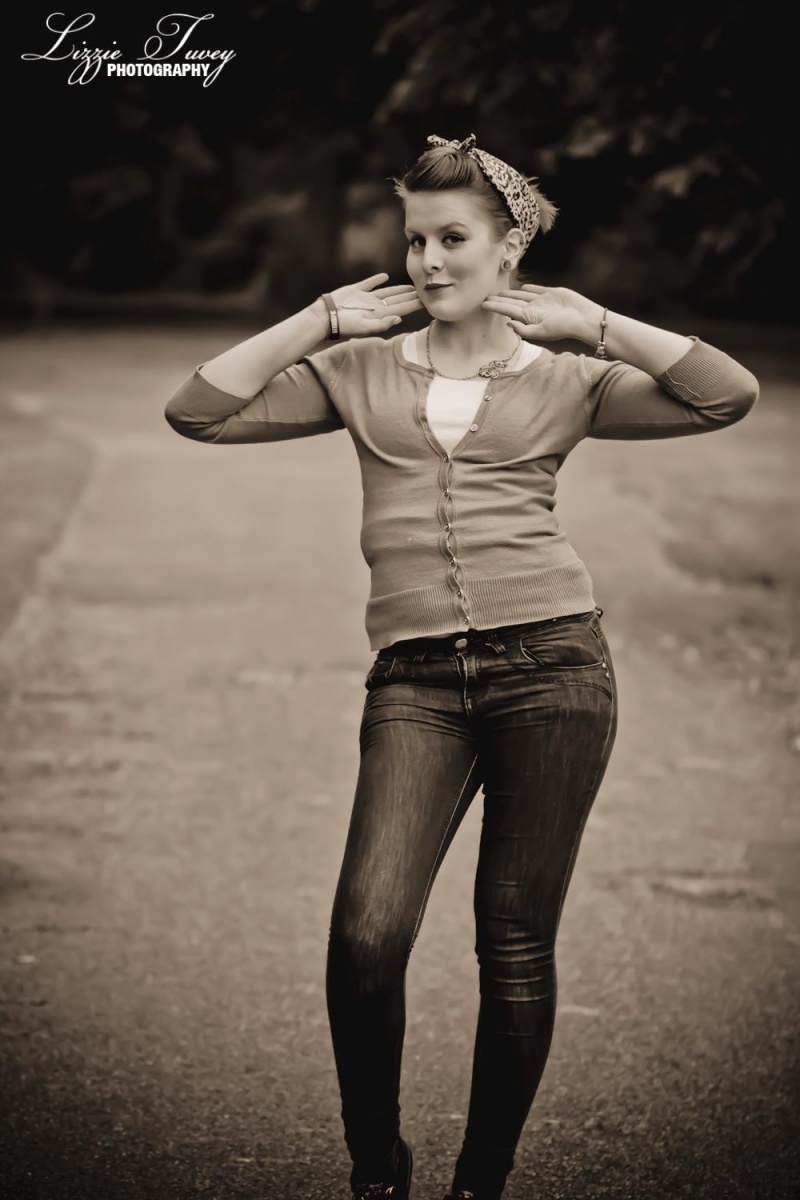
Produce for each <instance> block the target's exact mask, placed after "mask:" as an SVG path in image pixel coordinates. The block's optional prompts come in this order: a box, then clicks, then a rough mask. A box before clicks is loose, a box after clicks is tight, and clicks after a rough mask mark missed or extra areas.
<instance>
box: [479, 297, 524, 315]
mask: <svg viewBox="0 0 800 1200" xmlns="http://www.w3.org/2000/svg"><path fill="white" fill-rule="evenodd" d="M481 308H485V309H488V311H489V312H496V313H500V316H501V317H520V316H521V315H522V309H521V305H520V304H519V302H517V303H516V304H515V303H513V302H511V301H509V300H499V299H498V300H492V299H488V300H484V302H483V304H482V305H481Z"/></svg>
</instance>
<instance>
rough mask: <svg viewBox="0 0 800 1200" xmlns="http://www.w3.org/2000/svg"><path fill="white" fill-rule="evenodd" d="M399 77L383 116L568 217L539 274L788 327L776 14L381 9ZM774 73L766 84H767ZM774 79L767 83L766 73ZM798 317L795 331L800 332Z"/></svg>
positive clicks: (383, 2) (737, 5)
mask: <svg viewBox="0 0 800 1200" xmlns="http://www.w3.org/2000/svg"><path fill="white" fill-rule="evenodd" d="M378 7H379V8H380V10H381V12H382V14H383V16H384V24H383V29H382V32H381V36H380V38H379V41H378V43H377V46H376V50H377V52H378V53H384V54H386V53H394V54H398V53H399V54H401V55H402V56H405V58H406V68H405V70H404V71H403V73H402V75H401V76H400V78H398V79H397V80H396V82H395V83H394V84H393V86H392V87H391V88H390V89H389V90H388V92H387V95H386V98H385V100H384V101H383V103H382V104H381V106H380V107H379V109H378V111H377V113H376V122H377V123H378V124H379V125H382V126H387V125H400V126H401V127H402V128H403V130H404V131H406V132H407V133H412V134H414V135H416V134H417V132H418V131H419V129H420V126H421V124H422V123H424V124H425V127H426V129H425V132H437V133H441V134H442V135H443V136H451V137H463V136H465V135H466V134H467V133H469V132H471V131H473V130H474V132H476V134H477V135H478V141H479V144H483V145H485V146H486V147H487V148H491V149H492V151H493V152H494V153H497V154H499V155H500V156H501V157H505V158H507V159H508V160H509V161H511V162H512V163H514V164H515V165H518V166H519V168H520V169H521V170H526V171H528V172H529V173H532V174H538V175H540V176H541V177H542V185H543V187H544V190H545V191H546V192H547V194H548V195H550V197H551V199H553V200H554V201H555V202H556V203H557V204H559V205H560V206H561V207H562V210H563V211H562V216H561V218H560V221H559V223H558V224H557V226H556V229H557V230H558V233H555V232H554V235H553V237H552V238H551V239H546V240H544V239H537V241H536V242H535V243H534V244H533V246H532V248H531V252H530V254H529V256H528V257H529V259H530V260H531V265H532V266H534V265H535V269H536V271H537V274H538V275H539V277H540V278H541V277H542V273H543V272H544V273H545V274H557V275H558V276H559V277H562V278H563V276H564V272H565V271H566V272H567V273H568V274H569V275H571V276H574V282H575V283H576V284H580V285H581V286H584V287H586V288H595V289H598V290H602V291H603V293H604V294H606V295H608V294H611V293H613V294H615V295H616V296H617V297H619V298H620V299H622V298H624V299H626V300H632V301H635V302H636V303H637V304H639V305H640V306H646V305H647V304H648V303H651V304H654V305H655V304H659V305H663V303H664V301H665V300H675V301H682V302H685V303H689V304H692V305H693V306H701V307H706V308H709V309H713V310H715V311H718V312H719V311H723V310H726V311H727V310H729V311H730V312H732V313H733V314H735V313H736V312H737V311H738V307H739V305H740V304H741V302H742V297H743V295H744V294H745V292H746V291H748V290H750V289H752V288H753V287H755V288H757V289H758V291H759V306H760V312H761V313H762V314H763V315H765V316H768V317H770V318H774V317H775V316H781V317H782V318H786V317H787V316H788V314H787V309H786V296H785V294H784V293H783V289H780V288H778V289H776V288H774V287H772V286H770V281H771V280H772V279H775V280H778V279H780V273H781V271H782V270H783V269H784V267H783V264H784V263H785V258H786V255H787V252H788V253H792V256H794V255H793V252H794V251H795V250H796V247H797V241H796V239H797V234H796V231H795V227H793V226H792V225H791V223H790V221H789V201H790V195H791V190H792V188H793V187H795V188H796V184H794V183H793V182H792V180H793V176H794V173H793V172H791V173H790V171H789V169H788V153H782V152H781V148H780V145H779V144H778V145H776V141H775V139H774V138H771V137H769V136H768V132H769V130H770V129H771V128H774V124H775V118H776V115H778V114H780V112H781V108H782V106H781V103H780V101H781V89H782V88H783V87H784V86H785V79H784V77H782V76H781V72H780V69H779V64H778V63H777V62H775V61H774V42H775V27H774V25H773V24H772V23H771V22H770V19H769V10H768V7H767V8H764V7H762V6H759V7H758V8H756V6H755V5H748V4H747V3H745V2H743V0H739V2H736V0H706V3H704V4H687V3H684V2H683V0H678V2H673V3H670V4H663V5H652V4H642V3H641V2H637V0H607V3H605V4H602V5H598V4H594V3H591V4H590V3H581V2H580V0H543V2H540V3H534V4H530V5H520V4H518V3H515V2H513V0H495V2H494V3H492V4H491V5H489V4H487V3H484V2H483V0H417V2H416V3H414V2H411V3H409V0H379V5H378ZM773 65H774V66H775V68H776V70H775V71H774V72H772V73H771V74H770V73H769V68H770V67H772V66H773ZM765 71H766V72H768V73H766V74H765ZM796 313H797V308H796V302H795V307H794V314H793V315H796Z"/></svg>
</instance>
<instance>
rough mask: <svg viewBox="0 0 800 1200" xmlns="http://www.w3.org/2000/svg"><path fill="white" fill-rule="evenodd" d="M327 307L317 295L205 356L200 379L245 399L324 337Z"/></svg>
mask: <svg viewBox="0 0 800 1200" xmlns="http://www.w3.org/2000/svg"><path fill="white" fill-rule="evenodd" d="M329 328H330V326H329V321H328V310H327V308H326V307H325V302H324V301H323V300H322V299H321V298H320V299H318V300H315V301H314V303H313V304H310V305H309V306H308V307H307V308H304V309H301V311H300V312H297V313H294V315H293V316H291V317H287V318H286V320H284V321H280V322H278V324H277V325H272V326H270V328H269V329H264V330H262V331H261V332H260V333H257V334H255V335H254V336H253V337H251V338H247V340H246V341H243V342H240V343H239V344H238V345H236V346H232V347H231V349H230V350H225V351H223V353H222V354H218V355H217V357H216V358H212V359H209V360H208V362H206V363H204V364H203V366H202V367H201V368H200V373H201V374H202V375H203V377H204V379H206V380H208V382H209V383H211V384H213V385H214V387H217V388H219V389H220V390H221V391H223V392H227V393H228V394H229V395H231V396H238V397H240V398H241V399H243V400H247V399H249V398H250V397H252V396H255V395H256V393H257V392H259V391H260V390H261V389H262V388H263V387H265V386H266V385H267V384H268V383H269V382H270V380H271V379H274V378H275V376H276V375H279V374H280V373H281V371H285V370H286V368H287V367H290V366H292V364H293V363H296V362H299V361H300V359H301V358H303V356H304V355H306V354H309V353H310V352H311V351H312V350H313V349H314V347H315V346H318V345H319V343H320V342H321V341H323V340H324V338H325V337H326V336H327V334H328V331H329Z"/></svg>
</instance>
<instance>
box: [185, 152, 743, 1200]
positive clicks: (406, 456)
mask: <svg viewBox="0 0 800 1200" xmlns="http://www.w3.org/2000/svg"><path fill="white" fill-rule="evenodd" d="M428 141H429V143H431V145H430V148H429V149H427V150H426V151H425V152H424V153H423V154H422V155H421V156H420V158H419V159H418V161H417V162H416V163H415V164H414V166H413V167H412V168H411V170H410V171H409V172H408V173H407V174H406V175H405V176H404V177H403V178H402V179H400V180H396V181H395V190H396V192H397V194H398V195H399V196H400V198H401V200H402V203H403V207H404V210H405V225H406V237H407V239H408V258H407V267H408V274H409V277H410V279H411V284H410V285H402V284H401V285H397V286H387V280H388V276H387V275H386V274H380V275H374V276H372V277H371V278H369V279H366V280H362V281H361V282H360V283H356V284H351V285H347V286H345V287H340V288H338V289H336V290H335V291H333V292H332V293H330V294H329V295H326V296H323V297H320V298H319V299H318V300H316V301H314V303H312V304H310V305H309V307H308V308H306V309H304V310H303V311H301V312H298V313H296V314H295V315H293V316H291V317H289V318H288V319H287V320H285V321H282V322H280V323H279V324H276V325H275V326H273V327H272V328H269V329H266V330H264V331H263V332H261V333H259V334H257V335H256V336H255V337H252V338H249V339H247V340H246V341H244V342H242V343H240V344H239V345H236V346H234V347H233V348H232V349H230V350H228V351H226V352H225V353H223V354H221V355H219V356H218V357H217V358H215V359H213V360H211V361H209V362H207V363H204V364H203V365H202V367H201V368H199V369H198V371H196V372H195V373H194V375H193V376H192V377H191V378H189V379H188V380H187V381H186V383H185V384H184V385H183V386H182V387H181V388H180V389H179V391H178V392H177V393H176V395H175V396H174V397H173V398H172V399H171V400H170V401H169V404H168V405H167V409H166V416H167V420H168V421H169V423H170V425H171V426H172V427H173V428H174V429H176V430H177V431H178V432H179V433H181V434H183V435H184V436H186V437H190V438H195V439H197V440H198V441H207V442H220V443H228V442H253V441H278V440H281V439H283V438H291V437H304V436H307V435H310V434H316V433H326V432H330V431H332V430H336V429H342V428H345V429H347V431H348V433H349V434H350V435H351V437H352V438H353V441H354V443H355V446H356V449H357V452H358V456H359V461H360V466H361V473H362V484H363V491H364V515H363V528H362V548H363V552H364V556H365V558H366V561H367V563H368V564H369V566H370V570H371V588H370V597H369V600H368V603H367V610H366V626H367V632H368V635H369V640H370V646H371V649H372V650H373V651H376V652H377V653H376V655H375V659H374V661H373V663H372V665H371V667H370V670H369V672H368V674H367V677H366V681H365V686H366V691H367V694H366V697H365V702H364V711H363V717H362V721H361V729H360V753H361V757H360V767H359V774H358V781H357V786H356V794H355V800H354V806H353V812H352V816H351V821H350V827H349V831H348V836H347V842H346V847H345V851H344V860H343V863H342V868H341V874H340V877H339V882H338V886H337V890H336V895H335V898H334V902H333V913H332V918H331V925H330V933H329V945H328V961H327V981H326V982H327V1005H328V1013H329V1017H330V1026H331V1035H332V1041H333V1050H334V1057H335V1062H336V1068H337V1074H338V1080H339V1087H340V1091H341V1101H342V1108H341V1113H342V1119H343V1124H344V1136H345V1140H346V1144H347V1147H348V1150H349V1153H350V1157H351V1159H352V1169H351V1173H350V1184H351V1188H352V1195H353V1197H354V1198H357V1200H367V1198H368V1197H369V1198H376V1200H377V1198H381V1200H383V1198H385V1197H391V1200H406V1198H407V1197H408V1196H409V1194H410V1187H411V1171H412V1151H411V1147H410V1146H409V1144H408V1142H406V1140H405V1139H404V1138H403V1137H402V1136H401V1134H400V1105H399V1101H398V1096H399V1089H400V1063H401V1056H402V1047H403V1035H404V1026H405V1007H404V979H405V971H406V966H407V963H408V958H409V954H410V952H411V948H412V946H413V944H414V941H415V938H416V936H417V933H418V931H419V928H420V923H421V921H422V917H423V913H424V910H425V907H426V903H427V900H428V896H429V894H430V889H431V886H432V884H433V881H434V878H435V876H436V873H437V870H438V868H439V866H440V865H441V862H442V860H443V858H444V855H445V854H446V852H447V849H448V846H449V845H450V843H451V840H452V838H453V836H454V834H455V832H456V829H457V828H458V825H459V823H460V821H461V820H462V818H463V816H464V814H465V812H466V810H467V808H468V807H469V804H470V802H471V801H472V799H473V797H474V796H475V794H476V792H477V790H478V788H479V787H482V789H483V794H484V815H483V824H482V832H481V844H480V852H479V860H478V867H477V874H476V880H475V893H474V906H475V920H476V952H477V956H478V961H479V987H480V1010H479V1016H478V1023H477V1032H476V1038H475V1045H474V1058H473V1074H472V1086H471V1093H470V1100H469V1113H468V1118H467V1124H466V1131H465V1135H464V1140H463V1144H462V1147H461V1151H460V1154H459V1156H458V1160H457V1162H456V1165H455V1173H454V1177H453V1180H452V1185H451V1191H450V1193H449V1194H448V1198H446V1200H455V1198H458V1200H467V1198H469V1200H497V1198H498V1197H499V1196H500V1195H501V1193H502V1191H503V1188H504V1185H505V1181H506V1178H507V1176H508V1174H509V1172H510V1170H511V1169H512V1167H513V1165H514V1154H515V1149H516V1146H517V1144H518V1141H519V1137H520V1134H521V1132H522V1129H523V1126H524V1124H525V1121H526V1118H527V1115H528V1113H529V1110H530V1108H531V1105H532V1103H533V1099H534V1096H535V1094H536V1090H537V1087H538V1084H539V1081H540V1079H541V1076H542V1072H543V1070H544V1066H545V1062H546V1059H547V1054H548V1050H549V1046H550V1040H551V1034H552V1030H553V1023H554V1016H555V996H556V977H555V964H554V946H555V939H556V932H557V929H558V924H559V919H560V916H561V911H562V907H563V903H564V898H565V894H566V890H567V886H568V883H569V880H570V876H571V873H572V870H573V868H574V865H575V857H576V853H577V849H578V844H579V841H580V837H581V833H582V830H583V827H584V824H585V822H586V819H587V816H588V814H589V810H590V807H591V804H592V801H593V800H594V797H595V796H596V794H597V790H598V788H599V785H600V782H601V780H602V778H603V774H604V772H605V769H606V765H607V763H608V759H609V754H610V752H611V747H612V744H613V741H614V735H615V730H616V720H617V715H616V714H617V709H616V685H615V680H614V671H613V667H612V663H611V655H610V653H609V648H608V644H607V642H606V639H605V636H604V633H603V630H602V627H601V624H600V616H601V611H602V610H601V609H599V608H597V607H596V604H595V598H594V595H593V591H592V582H591V578H590V576H589V574H588V572H587V570H586V568H585V566H584V565H583V563H582V562H581V561H580V559H579V558H578V556H577V554H576V553H575V551H574V550H573V549H572V547H571V546H570V544H569V542H568V541H567V539H566V537H565V535H564V534H563V533H562V532H561V531H560V530H559V528H558V524H557V522H556V518H555V515H554V511H553V510H554V497H555V477H556V472H557V470H558V468H559V467H560V465H561V464H562V463H563V461H564V459H565V457H566V455H567V454H568V453H569V452H570V450H572V448H573V447H574V446H575V445H577V443H578V442H579V441H581V439H582V438H584V437H587V436H588V437H596V438H626V439H637V438H661V437H676V436H680V435H683V434H691V433H702V432H704V431H707V430H713V429H720V428H723V427H724V426H726V425H731V424H733V423H734V422H735V421H738V420H740V419H741V418H742V417H744V416H745V414H746V413H747V412H748V411H749V410H750V408H751V407H752V405H753V404H754V403H755V400H756V398H757V394H758V384H757V381H756V380H755V378H754V377H753V376H752V375H751V374H750V373H749V372H748V371H747V370H745V369H744V368H743V367H742V366H740V365H739V364H738V363H737V362H736V361H734V360H733V359H731V358H730V357H729V356H728V355H726V354H724V353H723V352H721V351H720V350H717V349H715V348H713V347H712V346H710V345H708V344H706V343H704V342H702V341H701V340H699V339H698V338H695V337H684V336H683V335H681V334H677V333H672V332H668V331H667V330H663V329H658V328H655V327H654V326H651V325H647V324H643V323H642V322H639V321H636V320H633V319H631V318H630V317H626V316H623V315H622V314H619V313H615V312H611V313H609V312H608V311H607V310H606V309H604V308H603V306H602V305H601V304H598V303H595V302H594V301H592V300H590V299H587V298H586V297H584V296H582V295H580V294H578V293H577V292H574V291H571V290H568V289H565V288H548V287H541V286H538V285H533V284H530V285H526V286H524V287H519V286H518V279H517V276H516V269H517V267H518V264H519V261H520V259H521V257H522V256H523V254H524V253H525V251H526V250H527V248H528V246H529V245H530V243H531V241H532V239H533V237H534V236H535V234H536V233H537V232H538V231H539V230H541V231H545V232H546V231H547V230H548V229H549V228H550V227H551V225H552V223H553V220H554V219H555V216H556V209H555V208H554V206H553V205H552V204H551V203H550V202H549V201H548V200H547V199H546V197H545V196H544V195H543V194H542V193H541V192H540V191H539V189H538V187H537V186H536V181H535V180H532V179H526V178H525V177H523V176H522V175H520V174H519V173H518V172H517V171H516V170H515V169H514V168H512V167H510V166H509V165H508V164H506V163H504V162H502V161H501V160H499V159H497V158H495V157H493V156H492V155H490V154H487V153H486V152H485V151H483V150H480V149H478V147H477V146H476V144H475V138H474V136H470V137H469V138H467V139H466V140H465V141H463V142H446V141H444V140H443V139H441V138H438V137H434V138H429V139H428ZM420 308H423V309H425V310H426V311H427V313H428V314H429V315H430V318H431V320H430V322H429V323H428V324H427V325H426V326H425V327H424V328H423V329H422V330H420V331H418V332H415V333H410V334H408V333H405V332H403V331H401V332H399V333H397V334H396V335H395V336H393V337H388V338H387V337H384V336H382V335H384V334H387V333H389V332H390V331H391V330H392V329H393V328H394V327H395V326H397V325H399V324H401V322H402V319H403V318H404V317H406V316H408V315H409V314H411V313H414V312H416V311H418V310H419V309H420ZM376 335H378V336H376ZM342 336H344V337H345V338H346V339H349V340H345V341H341V340H337V339H341V337H342ZM326 337H329V338H331V339H332V340H333V343H334V344H332V345H331V346H329V347H326V348H324V349H321V350H318V351H317V352H316V353H312V351H314V350H315V348H317V347H318V346H319V344H320V342H321V341H323V339H325V338H326ZM551 340H572V341H579V342H582V343H585V345H586V346H587V347H588V348H589V353H588V354H574V353H569V352H565V351H562V352H559V353H554V352H553V351H551V350H549V349H547V348H546V346H544V345H541V344H540V343H543V342H544V343H546V342H548V341H551Z"/></svg>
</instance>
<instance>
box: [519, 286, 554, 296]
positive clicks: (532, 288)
mask: <svg viewBox="0 0 800 1200" xmlns="http://www.w3.org/2000/svg"><path fill="white" fill-rule="evenodd" d="M522 290H523V291H524V292H536V295H537V296H541V295H542V293H543V292H549V291H550V290H551V289H550V288H549V287H545V286H544V284H543V283H523V285H522Z"/></svg>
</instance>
